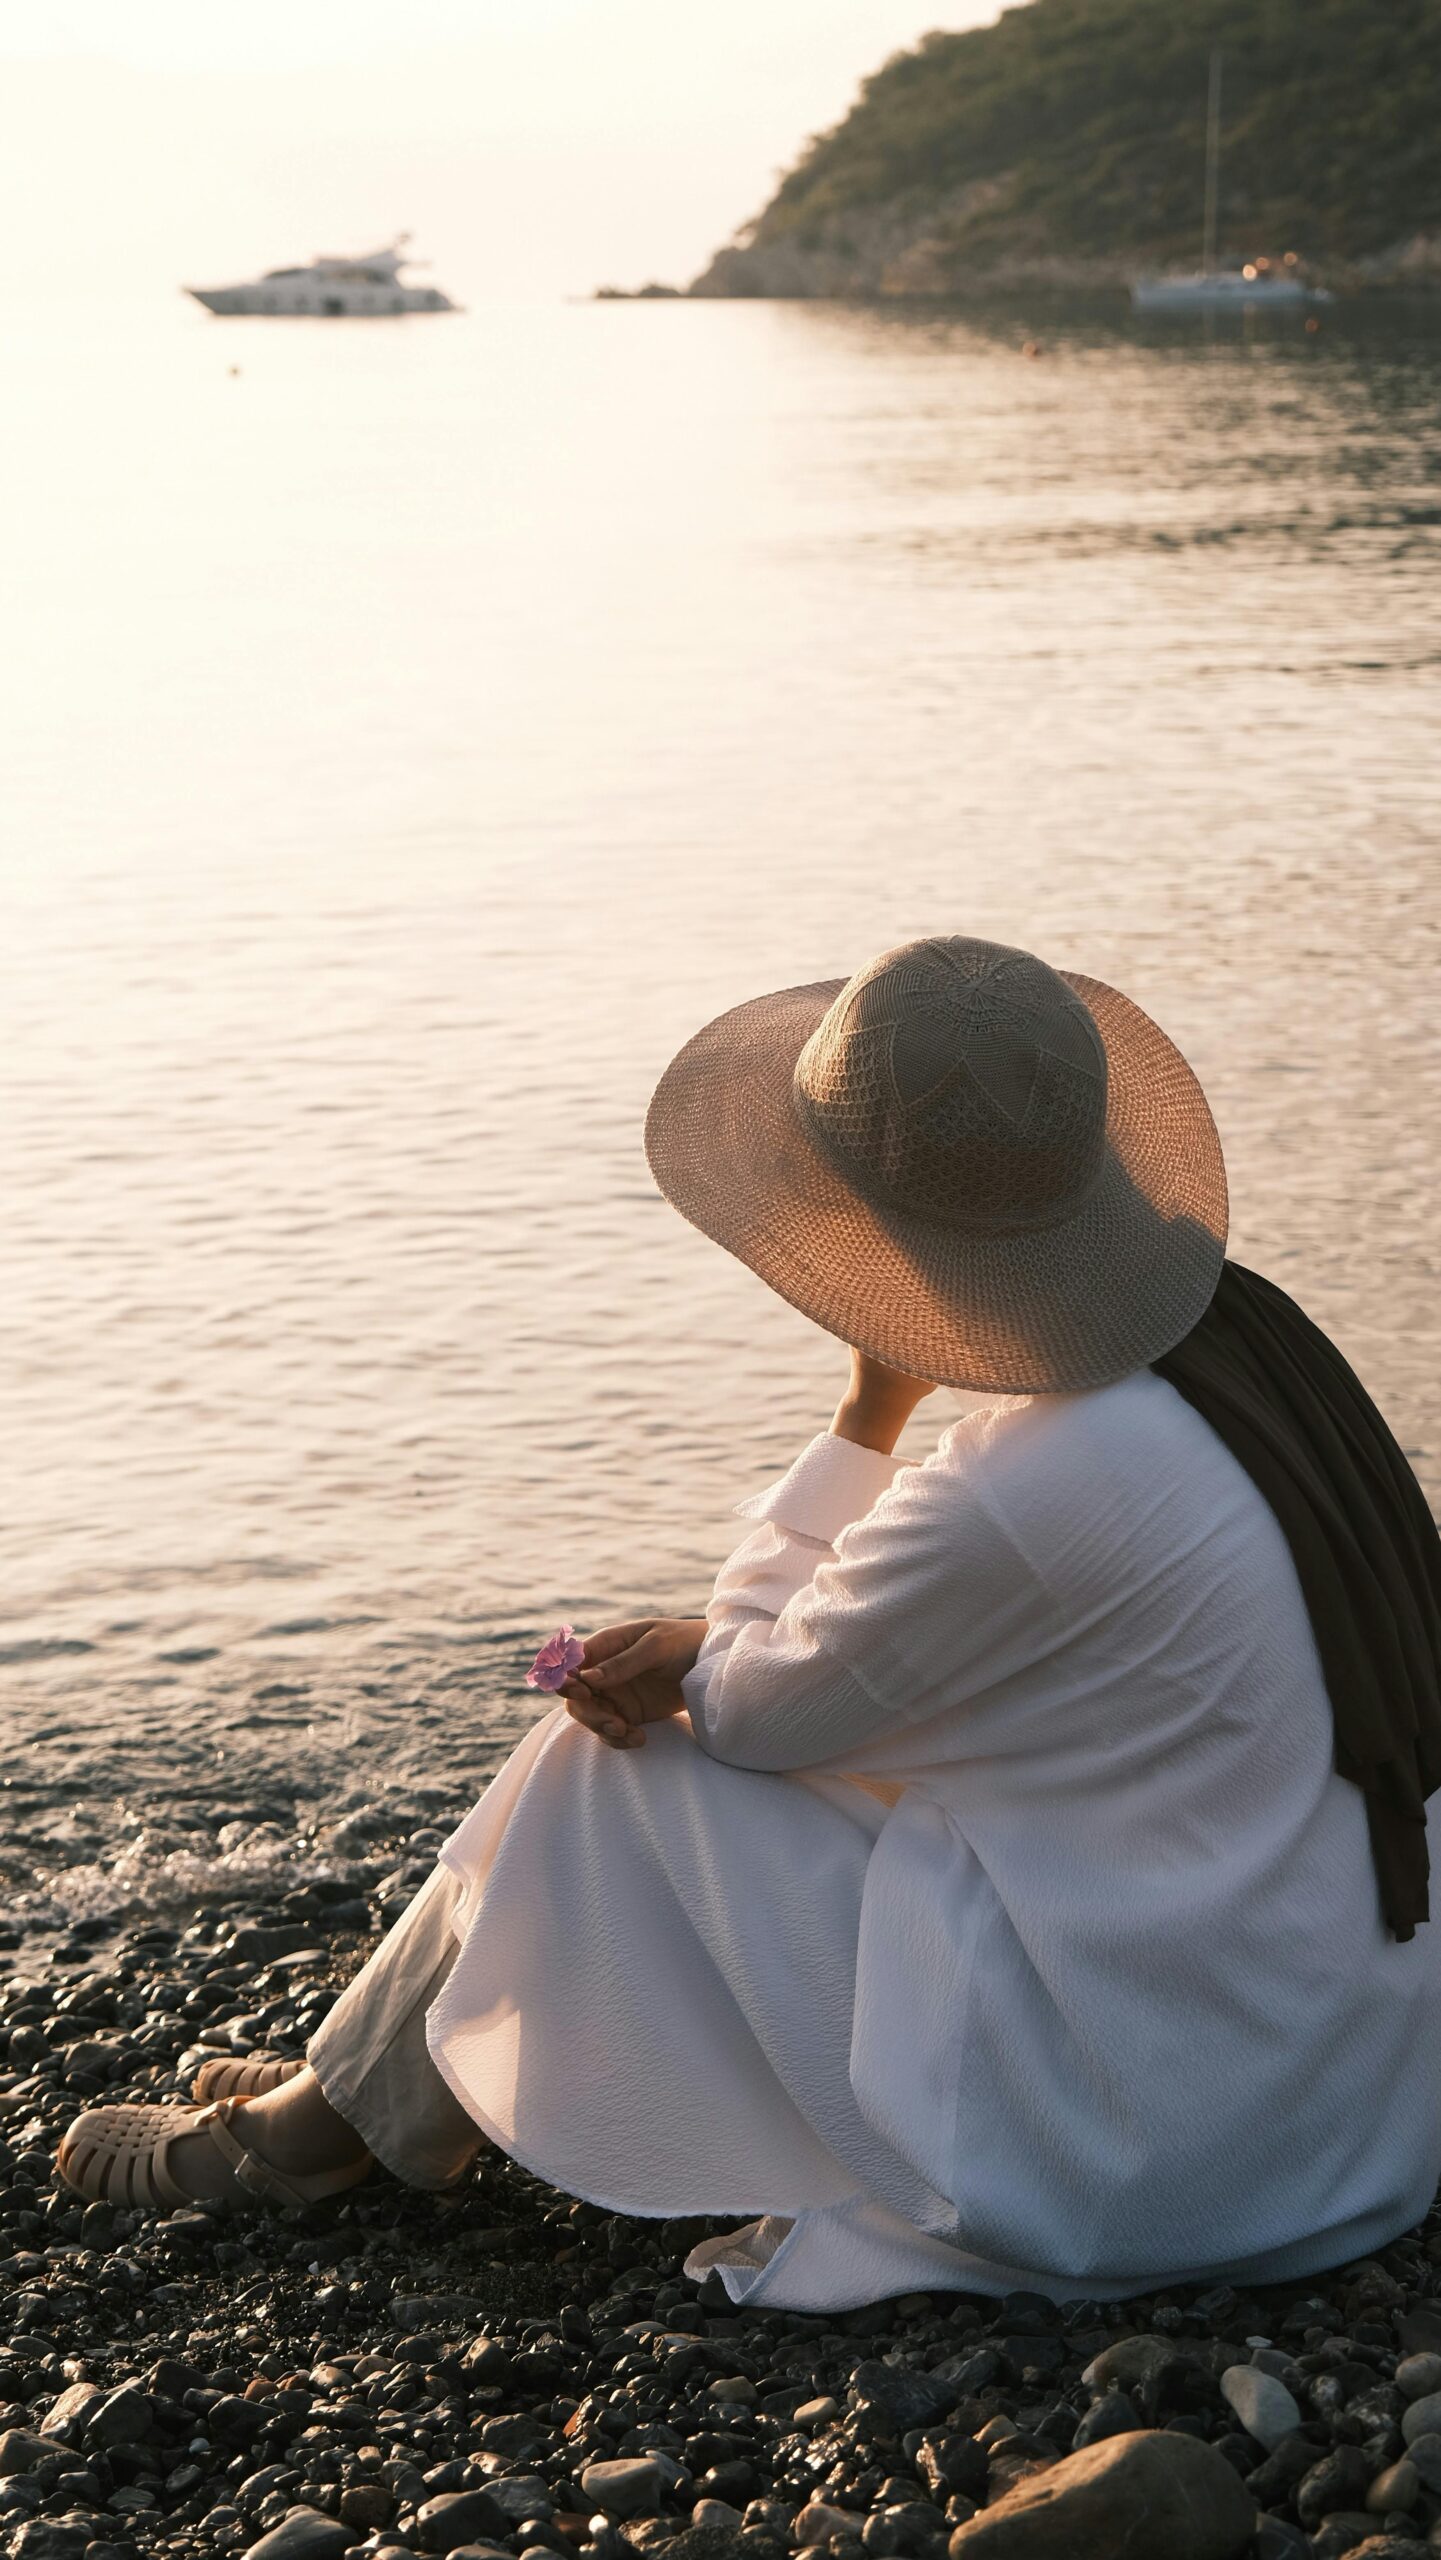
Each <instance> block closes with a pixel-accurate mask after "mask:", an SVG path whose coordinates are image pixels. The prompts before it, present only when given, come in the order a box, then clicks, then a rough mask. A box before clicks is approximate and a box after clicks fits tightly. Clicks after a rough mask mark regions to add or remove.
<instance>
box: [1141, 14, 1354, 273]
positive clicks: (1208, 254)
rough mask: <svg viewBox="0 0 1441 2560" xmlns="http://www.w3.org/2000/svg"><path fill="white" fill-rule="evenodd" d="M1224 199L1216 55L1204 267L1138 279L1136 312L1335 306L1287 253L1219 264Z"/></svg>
mask: <svg viewBox="0 0 1441 2560" xmlns="http://www.w3.org/2000/svg"><path fill="white" fill-rule="evenodd" d="M1220 201H1221V52H1220V48H1219V46H1218V47H1217V48H1216V49H1215V50H1214V51H1213V52H1212V55H1211V76H1210V85H1209V90H1208V94H1207V99H1206V196H1205V209H1204V212H1203V215H1202V226H1201V228H1202V241H1201V266H1200V271H1199V273H1198V274H1195V275H1160V276H1138V277H1137V278H1136V281H1135V283H1134V284H1133V285H1132V287H1131V302H1132V306H1133V308H1134V309H1135V310H1137V311H1177V312H1185V311H1299V310H1302V309H1304V308H1306V307H1307V306H1308V305H1309V304H1312V303H1317V302H1331V301H1333V300H1334V298H1335V297H1334V296H1333V295H1332V294H1329V293H1328V292H1327V291H1326V289H1325V287H1324V285H1317V284H1308V283H1307V281H1306V279H1305V277H1304V276H1302V275H1301V274H1299V273H1298V272H1297V270H1298V267H1299V263H1300V262H1299V260H1298V259H1297V257H1296V255H1295V253H1294V251H1291V252H1288V254H1287V255H1286V257H1284V258H1283V259H1282V260H1281V261H1280V263H1279V264H1278V263H1277V262H1276V261H1275V260H1274V259H1271V258H1255V259H1251V260H1248V262H1247V263H1246V265H1245V266H1242V267H1235V268H1232V267H1222V266H1220V265H1218V263H1217V255H1216V236H1217V226H1218V216H1219V211H1220Z"/></svg>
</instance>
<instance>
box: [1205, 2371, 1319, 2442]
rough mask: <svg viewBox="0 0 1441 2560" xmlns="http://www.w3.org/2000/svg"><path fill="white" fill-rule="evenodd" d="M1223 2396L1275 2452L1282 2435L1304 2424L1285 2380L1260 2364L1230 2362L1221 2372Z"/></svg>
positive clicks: (1250, 2433) (1253, 2433)
mask: <svg viewBox="0 0 1441 2560" xmlns="http://www.w3.org/2000/svg"><path fill="white" fill-rule="evenodd" d="M1221 2397H1222V2399H1223V2400H1224V2401H1225V2402H1226V2404H1227V2406H1228V2408H1231V2409H1234V2411H1235V2413H1236V2415H1237V2417H1238V2418H1239V2419H1240V2421H1241V2424H1242V2426H1243V2427H1244V2428H1245V2430H1246V2433H1247V2435H1248V2436H1254V2437H1255V2439H1256V2442H1257V2444H1258V2445H1260V2446H1261V2447H1262V2449H1263V2450H1264V2451H1265V2452H1266V2453H1272V2452H1274V2450H1275V2448H1276V2446H1277V2445H1278V2444H1279V2443H1280V2441H1281V2438H1282V2437H1283V2436H1290V2435H1294V2434H1295V2432H1296V2429H1297V2428H1298V2427H1299V2425H1300V2424H1301V2412H1300V2410H1299V2409H1298V2408H1297V2406H1296V2403H1295V2401H1294V2400H1293V2399H1292V2397H1291V2394H1290V2392H1289V2391H1288V2390H1287V2388H1286V2385H1285V2383H1284V2382H1278V2381H1277V2379H1276V2376H1275V2374H1274V2373H1265V2372H1263V2371H1262V2370H1261V2368H1260V2366H1259V2365H1254V2364H1228V2365H1227V2367H1226V2370H1225V2372H1224V2373H1223V2374H1222V2376H1221Z"/></svg>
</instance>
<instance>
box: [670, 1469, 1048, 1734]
mask: <svg viewBox="0 0 1441 2560" xmlns="http://www.w3.org/2000/svg"><path fill="white" fill-rule="evenodd" d="M741 1508H742V1510H743V1511H744V1512H746V1513H747V1514H748V1515H749V1516H750V1517H752V1518H755V1519H757V1520H758V1521H759V1522H760V1525H759V1526H758V1527H757V1528H756V1529H755V1530H754V1531H753V1532H752V1534H751V1536H750V1537H748V1538H747V1539H745V1540H744V1541H743V1543H742V1544H741V1546H739V1547H738V1548H737V1549H736V1552H735V1554H734V1555H733V1556H731V1558H730V1559H729V1561H728V1563H727V1564H726V1565H725V1566H724V1567H723V1569H722V1571H721V1574H720V1576H719V1578H718V1580H717V1583H716V1588H715V1593H714V1596H713V1599H712V1602H711V1606H710V1610H709V1612H708V1617H709V1622H710V1632H709V1634H708V1635H707V1637H706V1640H705V1643H704V1645H703V1646H702V1649H701V1654H700V1658H699V1660H698V1662H697V1664H696V1668H695V1670H694V1671H693V1672H692V1673H691V1675H690V1678H689V1680H688V1681H687V1683H686V1702H687V1705H688V1707H689V1710H690V1718H691V1724H692V1727H693V1729H694V1731H695V1734H696V1738H697V1740H698V1741H699V1742H700V1743H701V1745H702V1747H703V1749H705V1750H706V1751H708V1752H710V1753H711V1755H712V1757H713V1758H716V1759H719V1760H726V1761H729V1762H731V1763H733V1764H735V1765H737V1766H740V1767H744V1768H750V1769H771V1770H779V1769H803V1768H819V1767H822V1766H825V1765H829V1766H831V1767H834V1768H837V1769H841V1768H846V1769H850V1768H857V1767H859V1768H864V1767H866V1766H867V1765H868V1763H870V1762H871V1761H872V1759H873V1753H874V1747H875V1746H876V1745H878V1744H881V1743H882V1741H883V1737H884V1736H885V1735H886V1734H887V1732H890V1731H893V1730H894V1729H896V1728H898V1727H899V1728H905V1727H909V1726H913V1725H915V1724H917V1723H919V1722H924V1721H925V1720H926V1719H927V1718H928V1717H929V1716H932V1715H934V1714H935V1713H937V1712H938V1711H939V1710H940V1709H941V1708H942V1707H943V1706H946V1705H952V1704H954V1703H955V1702H956V1699H957V1697H958V1696H963V1695H964V1694H965V1693H966V1688H967V1684H968V1680H969V1682H971V1683H975V1682H982V1683H984V1682H986V1681H989V1680H990V1679H992V1678H994V1677H997V1676H1000V1675H1001V1674H1002V1673H1003V1672H1004V1670H1005V1669H1007V1668H1011V1667H1014V1665H1015V1663H1016V1662H1017V1661H1018V1660H1019V1659H1020V1658H1021V1657H1022V1655H1023V1653H1024V1651H1025V1650H1026V1649H1027V1648H1028V1647H1031V1646H1033V1645H1034V1643H1035V1641H1036V1638H1037V1633H1038V1611H1037V1607H1036V1601H1037V1591H1036V1586H1035V1582H1034V1577H1033V1576H1032V1574H1031V1573H1030V1571H1029V1568H1028V1567H1027V1565H1026V1563H1025V1560H1024V1558H1023V1557H1022V1556H1021V1554H1020V1552H1019V1550H1018V1548H1017V1547H1016V1545H1015V1542H1014V1540H1013V1539H1012V1538H1011V1537H1010V1535H1009V1533H1008V1532H1007V1530H1006V1527H1005V1525H1004V1523H1002V1522H1001V1521H999V1520H998V1519H997V1518H996V1516H995V1515H994V1513H993V1511H992V1510H991V1509H990V1507H989V1506H988V1505H986V1504H985V1503H984V1502H983V1501H982V1500H981V1499H980V1498H979V1496H978V1495H975V1494H974V1493H973V1495H972V1498H971V1499H969V1500H966V1499H962V1500H960V1501H958V1500H957V1499H956V1475H955V1471H954V1469H950V1468H948V1469H941V1468H937V1467H934V1466H931V1465H929V1464H928V1465H926V1466H922V1467H910V1466H898V1465H897V1463H896V1461H895V1460H894V1459H891V1458H885V1457H882V1456H881V1455H880V1454H879V1453H878V1452H876V1451H874V1450H870V1449H862V1448H858V1447H857V1446H856V1445H855V1444H854V1443H853V1442H851V1441H847V1440H839V1439H836V1438H835V1437H834V1436H832V1435H831V1434H829V1433H824V1434H822V1435H821V1436H820V1437H819V1438H818V1439H816V1440H813V1441H812V1442H811V1443H810V1445H809V1447H808V1448H806V1449H805V1450H803V1451H802V1453H801V1456H800V1457H799V1458H798V1459H797V1461H796V1463H795V1465H794V1466H793V1467H792V1468H791V1469H790V1471H789V1473H788V1474H787V1475H785V1476H783V1477H782V1478H781V1480H780V1482H779V1483H778V1484H776V1485H774V1486H772V1487H771V1489H770V1491H769V1492H768V1493H766V1494H763V1495H761V1496H758V1497H756V1498H755V1499H754V1500H752V1501H751V1502H749V1503H746V1504H744V1505H742V1506H741ZM938 1601H940V1602H941V1603H942V1606H941V1607H940V1609H939V1611H938V1605H937V1604H938ZM938 1615H939V1617H940V1619H941V1622H942V1623H944V1622H945V1620H946V1618H949V1620H950V1622H951V1626H952V1630H953V1633H952V1636H951V1640H950V1641H949V1642H948V1644H947V1646H946V1648H945V1652H944V1657H943V1658H942V1659H940V1660H937V1658H936V1656H935V1650H934V1645H933V1642H932V1633H933V1630H934V1628H935V1625H936V1623H937V1620H938ZM1044 1615H1045V1611H1044V1606H1042V1608H1041V1610H1040V1612H1039V1616H1040V1617H1042V1618H1043V1617H1044Z"/></svg>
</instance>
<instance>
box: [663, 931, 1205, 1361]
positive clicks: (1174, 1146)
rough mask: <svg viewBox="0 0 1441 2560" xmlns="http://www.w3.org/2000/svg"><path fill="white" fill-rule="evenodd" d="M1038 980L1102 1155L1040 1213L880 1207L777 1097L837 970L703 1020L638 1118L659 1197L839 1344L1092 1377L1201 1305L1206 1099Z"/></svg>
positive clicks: (1122, 1009)
mask: <svg viewBox="0 0 1441 2560" xmlns="http://www.w3.org/2000/svg"><path fill="white" fill-rule="evenodd" d="M1059 974H1060V975H1061V976H1062V977H1063V978H1064V980H1065V983H1066V985H1067V986H1068V987H1071V988H1073V989H1074V991H1075V993H1076V994H1077V995H1078V996H1079V997H1080V998H1081V1001H1082V1003H1083V1004H1085V1005H1086V1006H1087V1008H1088V1010H1089V1011H1090V1013H1091V1016H1092V1018H1093V1020H1094V1022H1095V1024H1096V1028H1097V1030H1098V1031H1099V1033H1100V1036H1101V1039H1102V1042H1103V1043H1104V1046H1105V1050H1106V1058H1107V1070H1108V1072H1107V1098H1106V1156H1105V1163H1104V1167H1103V1170H1102V1172H1101V1174H1100V1176H1099V1178H1098V1180H1097V1182H1096V1184H1095V1185H1094V1187H1093V1189H1092V1190H1091V1192H1090V1193H1089V1195H1088V1196H1087V1198H1086V1200H1085V1201H1084V1203H1083V1204H1082V1205H1081V1206H1080V1207H1079V1208H1078V1209H1077V1210H1076V1211H1075V1212H1074V1214H1072V1215H1068V1216H1067V1217H1065V1218H1064V1219H1063V1220H1061V1221H1060V1222H1059V1223H1058V1224H1057V1225H1055V1226H1051V1227H1046V1228H1044V1229H1041V1230H1039V1231H1038V1230H1035V1229H1032V1230H1029V1231H1027V1232H1023V1233H1014V1234H1009V1235H997V1236H978V1235H974V1234H972V1235H964V1234H961V1233H958V1232H957V1231H956V1230H954V1229H951V1228H944V1227H939V1226H934V1225H930V1224H927V1223H926V1222H925V1221H923V1220H921V1219H919V1218H913V1217H908V1216H900V1215H894V1214H890V1213H882V1212H881V1211H879V1210H877V1209H876V1208H875V1207H874V1206H873V1205H872V1204H871V1203H870V1202H869V1201H868V1200H866V1199H865V1198H863V1197H862V1195H861V1194H860V1193H859V1192H858V1191H856V1190H854V1189H852V1187H851V1186H850V1184H849V1183H848V1182H847V1181H846V1180H845V1178H844V1176H843V1175H842V1174H841V1173H840V1172H839V1171H838V1169H837V1168H836V1166H835V1165H834V1164H833V1163H832V1162H831V1160H830V1158H829V1157H828V1156H827V1155H826V1154H825V1153H824V1152H823V1150H822V1149H821V1148H820V1147H819V1146H818V1145H817V1143H816V1142H815V1140H814V1139H813V1138H812V1137H811V1135H810V1133H809V1132H808V1130H807V1129H806V1127H805V1124H804V1122H803V1121H802V1119H801V1116H800V1113H799V1111H798V1110H797V1108H796V1104H795V1100H794V1094H793V1078H794V1074H795V1067H796V1061H797V1059H798V1058H799V1056H800V1053H801V1051H802V1049H803V1048H804V1047H805V1044H806V1042H807V1041H808V1040H809V1038H810V1036H811V1033H812V1032H813V1031H814V1030H815V1028H816V1026H817V1024H818V1023H819V1022H820V1020H821V1018H822V1016H823V1015H824V1014H825V1013H826V1012H827V1011H828V1010H829V1008H830V1006H831V1005H832V1004H833V1003H834V1001H835V998H836V997H837V996H838V995H839V994H840V992H841V989H842V987H843V986H844V985H845V983H846V981H845V980H844V979H840V978H835V979H828V980H825V981H823V982H822V983H821V984H819V985H815V986H808V987H785V988H782V989H781V990H780V991H779V992H778V993H777V994H774V995H765V996H757V997H755V998H753V999H752V1000H751V1001H750V1002H749V1003H747V1004H742V1005H737V1006H735V1008H734V1009H733V1010H732V1011H731V1012H729V1013H723V1014H720V1015H718V1016H717V1018H716V1020H715V1021H714V1022H709V1023H707V1024H706V1026H705V1028H704V1030H702V1031H699V1032H697V1034H696V1036H695V1038H694V1039H693V1040H691V1041H689V1042H688V1043H687V1045H686V1046H685V1048H684V1049H682V1050H681V1051H680V1053H679V1055H678V1056H677V1057H675V1058H673V1059H672V1061H671V1063H670V1065H669V1066H668V1067H667V1069H666V1071H665V1074H664V1075H663V1076H662V1078H661V1080H660V1083H659V1084H658V1085H657V1087H656V1090H655V1093H654V1095H653V1096H652V1099H651V1105H650V1110H649V1112H648V1114H647V1118H646V1131H645V1146H646V1155H647V1158H648V1159H649V1163H650V1168H651V1171H652V1173H653V1174H654V1176H655V1179H656V1181H657V1183H658V1184H659V1186H660V1189H661V1190H662V1191H663V1192H664V1194H665V1196H666V1198H667V1199H668V1200H669V1201H671V1202H672V1203H673V1205H674V1206H675V1207H676V1208H677V1209H679V1211H680V1213H681V1215H682V1217H684V1218H688V1219H689V1221H690V1223H691V1225H692V1226H695V1227H699V1229H700V1231H701V1233H702V1234H703V1235H707V1236H710V1237H711V1238H712V1239H713V1240H714V1242H715V1243H716V1244H719V1245H723V1246H724V1247H725V1249H726V1251H727V1252H728V1253H733V1254H735V1255H736V1256H737V1257H738V1259H739V1260H740V1261H742V1262H744V1263H746V1264H748V1266H749V1267H750V1269H751V1270H752V1271H754V1272H755V1273H756V1274H757V1275H758V1276H759V1278H760V1279H762V1280H764V1281H765V1282H766V1283H767V1285H768V1287H770V1288H772V1289H774V1290H775V1291H776V1293H777V1295H778V1296H780V1297H782V1298H785V1299H786V1300H788V1301H789V1303H790V1305H792V1306H793V1307H798V1308H799V1309H800V1311H801V1313H802V1314H803V1315H807V1316H809V1317H810V1318H811V1320H812V1322H813V1323H815V1324H818V1325H820V1326H821V1327H822V1328H823V1329H824V1331H825V1332H827V1333H833V1334H836V1335H838V1336H839V1337H840V1339H841V1340H842V1341H845V1342H849V1343H853V1344H854V1345H855V1346H856V1348H857V1349H858V1350H861V1351H865V1352H868V1353H869V1354H870V1355H871V1356H872V1357H873V1358H874V1359H877V1360H884V1361H886V1362H888V1363H889V1364H890V1365H891V1366H892V1367H893V1368H898V1369H905V1370H908V1371H910V1372H911V1373H912V1374H913V1375H914V1376H917V1377H922V1378H931V1379H934V1380H935V1381H936V1383H937V1384H939V1385H943V1386H951V1387H964V1388H970V1389H973V1390H978V1391H980V1392H983V1393H990V1394H994V1395H1054V1394H1069V1393H1076V1392H1080V1391H1082V1390H1085V1389H1089V1388H1094V1387H1102V1386H1108V1385H1110V1384H1111V1383H1112V1381H1113V1380H1115V1379H1117V1378H1123V1377H1126V1376H1127V1375H1129V1373H1130V1371H1131V1370H1133V1369H1139V1368H1143V1367H1144V1366H1145V1365H1146V1364H1147V1362H1149V1361H1151V1360H1158V1359H1159V1358H1160V1357H1161V1355H1162V1353H1163V1352H1166V1351H1169V1350H1171V1349H1172V1348H1173V1347H1174V1345H1175V1344H1176V1343H1178V1342H1179V1341H1180V1340H1181V1338H1182V1336H1183V1335H1184V1334H1187V1333H1189V1332H1190V1330H1191V1327H1192V1325H1193V1324H1195V1323H1196V1322H1197V1320H1198V1319H1199V1318H1200V1317H1201V1316H1202V1315H1203V1314H1204V1313H1205V1310H1206V1308H1207V1306H1208V1305H1209V1304H1210V1301H1211V1297H1212V1294H1213V1292H1214V1290H1215V1287H1216V1283H1217V1281H1218V1280H1219V1278H1220V1276H1221V1265H1222V1262H1223V1260H1224V1258H1225V1251H1226V1223H1227V1201H1226V1172H1225V1166H1224V1163H1223V1161H1222V1156H1221V1144H1220V1140H1219V1138H1218V1136H1217V1134H1216V1126H1215V1122H1214V1121H1213V1120H1212V1117H1211V1113H1210V1110H1209V1108H1208V1106H1207V1102H1206V1097H1205V1095H1204V1094H1203V1093H1202V1091H1201V1087H1200V1085H1199V1084H1198V1082H1197V1080H1196V1078H1195V1076H1194V1075H1193V1074H1192V1072H1191V1069H1190V1068H1189V1067H1188V1066H1187V1064H1186V1061H1185V1059H1184V1058H1183V1057H1182V1055H1181V1053H1180V1051H1179V1049H1177V1048H1176V1046H1175V1044H1174V1043H1173V1042H1172V1041H1170V1040H1168V1039H1167V1037H1166V1035H1165V1033H1164V1032H1163V1031H1162V1030H1161V1029H1160V1027H1159V1025H1158V1024H1156V1023H1154V1022H1153V1021H1152V1020H1151V1018H1150V1016H1149V1014H1146V1013H1143V1012H1142V1011H1141V1008H1140V1006H1139V1005H1135V1004H1132V1002H1131V1001H1130V999H1129V997H1127V996H1123V995H1121V994H1119V993H1118V992H1117V990H1116V989H1115V988H1114V987H1108V986H1105V985H1103V984H1102V982H1101V981H1100V980H1099V979H1097V978H1087V977H1081V976H1078V975H1074V974H1073V973H1072V972H1071V971H1069V970H1062V971H1061V972H1059Z"/></svg>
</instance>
